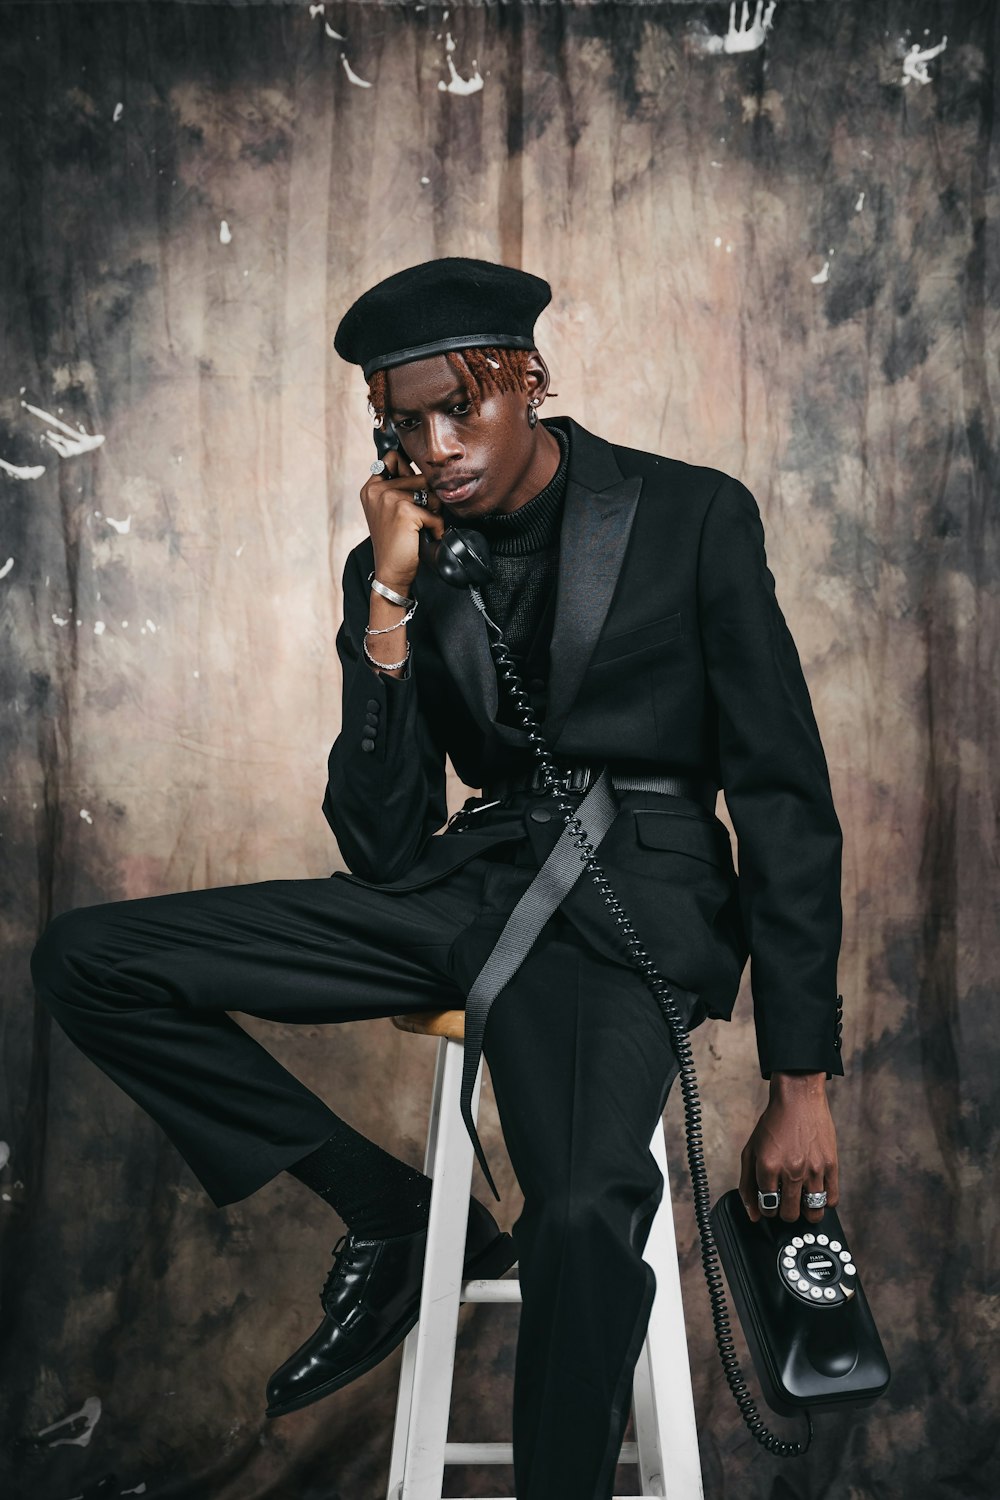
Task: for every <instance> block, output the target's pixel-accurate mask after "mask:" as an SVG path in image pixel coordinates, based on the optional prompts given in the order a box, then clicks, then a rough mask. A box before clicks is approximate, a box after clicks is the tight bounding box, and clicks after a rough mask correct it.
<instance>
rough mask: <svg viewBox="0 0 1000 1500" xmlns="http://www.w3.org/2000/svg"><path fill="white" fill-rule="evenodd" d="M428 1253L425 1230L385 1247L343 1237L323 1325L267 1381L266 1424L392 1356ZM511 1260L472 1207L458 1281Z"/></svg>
mask: <svg viewBox="0 0 1000 1500" xmlns="http://www.w3.org/2000/svg"><path fill="white" fill-rule="evenodd" d="M426 1249H427V1230H426V1229H419V1230H417V1231H416V1233H414V1234H401V1235H396V1236H394V1237H393V1238H392V1239H383V1240H375V1239H362V1238H358V1237H357V1236H355V1235H353V1234H345V1235H342V1236H341V1237H340V1239H339V1240H338V1241H337V1244H336V1246H335V1248H334V1252H333V1267H332V1269H331V1271H330V1274H329V1275H328V1276H327V1278H326V1284H325V1286H324V1287H323V1290H322V1292H321V1293H320V1302H321V1304H322V1307H323V1321H322V1323H320V1325H319V1327H318V1328H317V1329H316V1331H315V1333H313V1334H311V1335H310V1336H309V1338H307V1339H306V1341H305V1343H304V1344H303V1345H302V1347H301V1349H297V1350H296V1351H295V1353H294V1354H293V1355H291V1356H290V1357H289V1358H288V1359H286V1360H285V1363H284V1364H283V1365H281V1367H280V1368H279V1369H277V1370H275V1372H274V1374H273V1375H272V1376H271V1378H270V1380H269V1381H268V1383H267V1415H268V1416H269V1417H280V1416H283V1415H284V1413H285V1412H289V1411H298V1410H299V1408H300V1407H303V1406H309V1405H311V1403H312V1402H313V1401H319V1400H320V1399H321V1398H322V1397H323V1396H329V1395H330V1393H331V1392H332V1391H338V1390H340V1388H341V1386H345V1385H349V1384H350V1382H351V1381H352V1380H356V1379H357V1377H358V1376H359V1375H363V1374H364V1373H365V1371H366V1370H370V1369H372V1367H373V1366H374V1365H377V1364H378V1363H379V1361H380V1360H382V1359H385V1357H386V1355H388V1354H391V1353H392V1351H393V1349H395V1347H396V1345H397V1344H398V1343H400V1341H401V1340H402V1339H404V1338H405V1337H406V1335H407V1334H408V1333H409V1331H410V1329H411V1328H412V1327H413V1325H414V1323H416V1321H417V1318H418V1317H419V1315H420V1287H421V1283H422V1281H423V1275H424V1252H425V1251H426ZM516 1260H517V1252H516V1251H515V1249H514V1242H513V1240H512V1239H511V1237H510V1235H509V1234H504V1233H503V1232H502V1231H501V1230H500V1229H499V1228H498V1226H497V1222H496V1220H495V1219H494V1217H493V1215H492V1214H491V1213H490V1211H489V1209H487V1208H484V1207H483V1205H482V1204H481V1203H480V1202H479V1200H478V1199H477V1198H472V1199H470V1204H469V1228H468V1232H467V1234H466V1239H465V1262H464V1265H463V1275H464V1276H467V1277H470V1276H480V1277H494V1276H501V1275H502V1274H503V1272H504V1271H506V1270H507V1269H508V1267H510V1266H512V1265H513V1264H514V1262H515V1261H516Z"/></svg>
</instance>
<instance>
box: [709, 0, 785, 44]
mask: <svg viewBox="0 0 1000 1500" xmlns="http://www.w3.org/2000/svg"><path fill="white" fill-rule="evenodd" d="M776 4H777V0H768V5H767V9H766V10H765V9H764V0H757V7H756V9H755V11H754V17H753V20H752V21H751V20H750V18H749V17H750V6H749V4H748V3H747V0H743V13H742V19H741V21H740V24H739V26H737V25H736V0H731V4H730V6H729V29H728V31H727V32H726V34H725V36H715V35H712V34H710V35H707V36H704V35H703V36H699V37H696V38H695V45H696V46H697V47H698V48H699V49H700V51H702V52H706V53H710V54H712V53H733V52H756V50H757V48H758V47H762V46H763V45H764V38H765V36H766V35H767V33H768V32H769V31H770V30H771V27H772V25H773V22H772V19H771V18H772V16H773V15H774V10H775V6H776Z"/></svg>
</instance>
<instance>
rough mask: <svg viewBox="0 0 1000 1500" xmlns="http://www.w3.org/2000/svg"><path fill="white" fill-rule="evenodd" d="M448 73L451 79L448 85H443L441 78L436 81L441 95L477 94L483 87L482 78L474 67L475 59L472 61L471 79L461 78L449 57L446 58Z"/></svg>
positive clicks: (475, 66)
mask: <svg viewBox="0 0 1000 1500" xmlns="http://www.w3.org/2000/svg"><path fill="white" fill-rule="evenodd" d="M448 72H449V73H450V74H451V79H450V80H449V82H448V83H445V81H444V79H443V78H442V79H439V80H438V88H439V89H440V90H441V92H442V93H445V92H447V93H449V94H477V93H478V92H479V90H480V89H481V88H482V86H483V77H482V74H481V73H480V71H479V68H478V67H477V65H476V59H475V58H473V59H472V76H471V78H463V77H462V75H461V74H460V73H459V72H458V70H457V69H456V67H455V64H454V62H453V61H452V59H451V58H450V57H449V58H448Z"/></svg>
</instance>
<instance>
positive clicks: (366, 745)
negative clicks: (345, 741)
mask: <svg viewBox="0 0 1000 1500" xmlns="http://www.w3.org/2000/svg"><path fill="white" fill-rule="evenodd" d="M361 748H362V750H374V749H375V741H374V740H369V739H363V740H362V741H361Z"/></svg>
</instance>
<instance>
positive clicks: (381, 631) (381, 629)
mask: <svg viewBox="0 0 1000 1500" xmlns="http://www.w3.org/2000/svg"><path fill="white" fill-rule="evenodd" d="M416 609H417V601H416V599H414V601H413V603H412V604H411V606H410V608H409V609H408V610H407V611H406V614H405V615H404V616H403V618H402V619H401V620H397V621H396V623H395V625H379V626H378V627H377V628H376V627H375V626H374V625H366V626H365V635H388V634H389V631H390V630H398V629H399V627H400V625H405V624H406V622H407V620H412V619H413V616H414V614H415V613H416Z"/></svg>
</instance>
